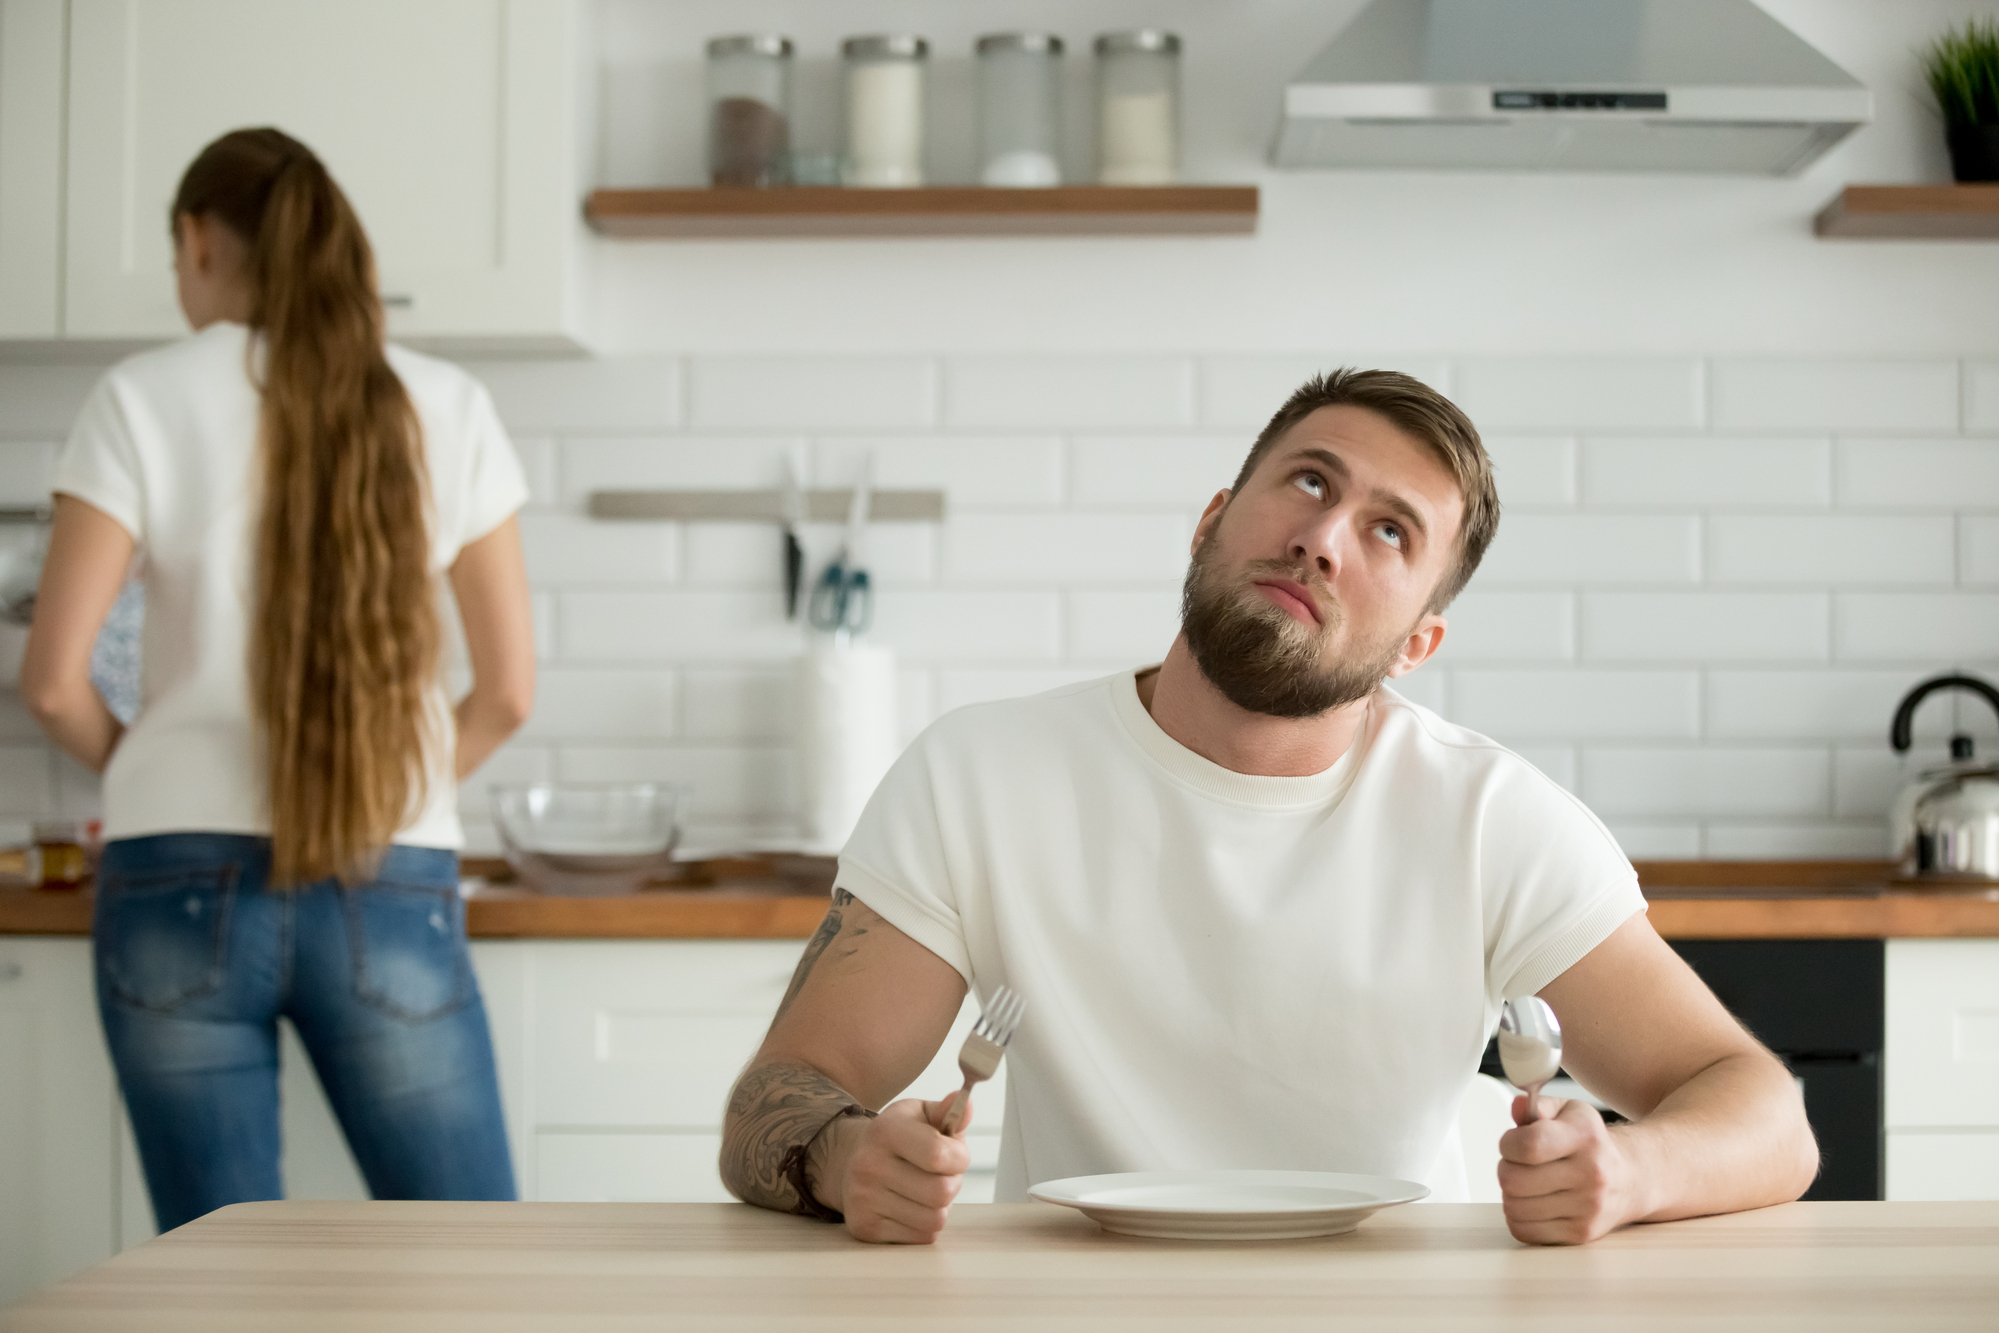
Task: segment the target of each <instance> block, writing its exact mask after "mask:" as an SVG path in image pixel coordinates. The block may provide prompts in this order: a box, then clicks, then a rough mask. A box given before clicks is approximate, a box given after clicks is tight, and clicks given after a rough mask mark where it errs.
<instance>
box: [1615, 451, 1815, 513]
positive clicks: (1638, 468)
mask: <svg viewBox="0 0 1999 1333" xmlns="http://www.w3.org/2000/svg"><path fill="white" fill-rule="evenodd" d="M1582 473H1583V500H1584V502H1585V503H1587V504H1591V505H1604V506H1614V507H1619V508H1632V509H1688V508H1703V509H1736V508H1744V507H1752V506H1753V507H1756V508H1763V509H1823V508H1824V507H1825V506H1826V505H1828V504H1829V503H1831V501H1832V444H1831V442H1830V441H1829V440H1709V439H1701V438H1698V437H1685V436H1682V437H1678V438H1667V439H1637V440H1621V439H1615V438H1604V439H1590V440H1585V441H1583V452H1582Z"/></svg>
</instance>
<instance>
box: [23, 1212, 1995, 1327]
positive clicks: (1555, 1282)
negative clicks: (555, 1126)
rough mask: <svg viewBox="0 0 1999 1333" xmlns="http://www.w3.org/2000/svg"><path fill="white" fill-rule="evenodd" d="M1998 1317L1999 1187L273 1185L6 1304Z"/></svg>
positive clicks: (823, 1315) (1196, 1321)
mask: <svg viewBox="0 0 1999 1333" xmlns="http://www.w3.org/2000/svg"><path fill="white" fill-rule="evenodd" d="M919 1326H921V1327H922V1328H924V1329H925V1330H926V1333H945V1331H947V1330H948V1331H951V1333H955V1331H956V1330H961V1329H973V1330H978V1329H1009V1330H1018V1329H1031V1330H1033V1333H1057V1331H1058V1330H1068V1329H1105V1330H1109V1329H1116V1330H1120V1331H1133V1333H1135V1331H1136V1330H1141V1329H1142V1330H1145V1331H1146V1333H1154V1331H1155V1330H1161V1329H1167V1330H1190V1331H1191V1330H1196V1329H1200V1330H1206V1329H1216V1328H1252V1327H1253V1328H1271V1329H1290V1328H1296V1329H1306V1328H1310V1329H1314V1330H1319V1329H1325V1328H1328V1327H1338V1328H1341V1329H1358V1328H1394V1329H1396V1330H1399V1331H1400V1333H1431V1331H1433V1330H1445V1329H1450V1330H1459V1329H1462V1330H1467V1331H1470V1330H1477V1333H1494V1330H1506V1329H1518V1330H1528V1329H1531V1330H1534V1333H1546V1331H1547V1330H1551V1329H1565V1330H1584V1329H1597V1328H1602V1329H1606V1330H1609V1329H1615V1330H1618V1333H1643V1331H1644V1330H1655V1329H1656V1330H1674V1333H1682V1331H1683V1330H1687V1329H1730V1330H1750V1329H1754V1330H1757V1333H1772V1331H1775V1330H1800V1333H1802V1330H1806V1329H1810V1330H1842V1329H1851V1330H1863V1329H1864V1330H1868V1331H1869V1333H1876V1331H1877V1330H1884V1329H1894V1330H1898V1333H1899V1331H1900V1330H1910V1329H1922V1330H1930V1329H1979V1330H1991V1329H1993V1328H1995V1327H1999V1203H1799V1204H1789V1205H1787V1206H1785V1207H1782V1208H1769V1209H1764V1210H1762V1211H1760V1212H1754V1213H1742V1214H1737V1215H1735V1216H1732V1217H1717V1218H1703V1219H1699V1220H1696V1221H1690V1222H1675V1223H1669V1224H1666V1225H1662V1226H1649V1227H1632V1228H1628V1229H1626V1230H1624V1231H1621V1232H1618V1233H1616V1234H1614V1235H1611V1236H1609V1237H1607V1238H1605V1239H1604V1240H1601V1241H1599V1242H1597V1243H1596V1244H1594V1245H1590V1246H1586V1247H1583V1248H1580V1249H1536V1248H1529V1247H1526V1246H1522V1245H1519V1244H1516V1243H1515V1242H1514V1241H1513V1240H1512V1238H1511V1237H1509V1236H1508V1235H1507V1233H1506V1230H1505V1227H1504V1225H1503V1223H1502V1221H1501V1219H1500V1213H1499V1208H1498V1206H1497V1205H1495V1204H1422V1205H1416V1206H1412V1207H1406V1208H1398V1209H1391V1210H1389V1211H1388V1212H1385V1213H1382V1214H1379V1215H1377V1216H1376V1217H1374V1218H1372V1219H1370V1220H1369V1221H1368V1222H1366V1223H1364V1224H1363V1225H1362V1226H1361V1229H1360V1230H1359V1231H1357V1232H1354V1233H1351V1234H1349V1235H1346V1236H1338V1237H1328V1238H1325V1239H1321V1240H1309V1241H1280V1242H1267V1243H1262V1244H1244V1243H1236V1244H1221V1245H1216V1244H1198V1243H1193V1242H1182V1241H1157V1240H1136V1239H1130V1238H1126V1237H1121V1236H1112V1235H1107V1234H1104V1233H1102V1232H1100V1231H1098V1230H1097V1228H1096V1226H1095V1224H1094V1223H1091V1222H1090V1221H1088V1220H1087V1219H1085V1218H1083V1217H1081V1216H1079V1215H1077V1214H1075V1213H1072V1212H1069V1211H1068V1210H1066V1209H1060V1208H1054V1207H1050V1206H1047V1205H1042V1204H1027V1205H1016V1206H995V1205H987V1206H980V1205H964V1206H961V1207H959V1208H958V1209H957V1210H956V1211H955V1213H954V1214H953V1216H952V1219H951V1226H950V1228H949V1229H948V1230H947V1231H946V1232H945V1234H944V1237H943V1239H942V1240H941V1241H940V1242H939V1243H938V1244H937V1245H935V1246H934V1247H928V1248H903V1247H893V1246H867V1245H860V1244H857V1243H855V1242H853V1241H850V1240H849V1239H848V1238H847V1236H846V1233H845V1232H844V1231H843V1230H841V1229H840V1228H838V1227H832V1226H827V1225H825V1224H823V1223H815V1222H807V1221H803V1220H801V1219H798V1218H792V1217H783V1216H779V1215H777V1214H774V1213H766V1212H762V1211H760V1210H757V1209H753V1208H749V1207H746V1206H744V1205H741V1204H685V1203H682V1204H675V1203H662V1204H582V1203H520V1204H491V1203H253V1204H239V1205H237V1206H236V1207H233V1208H226V1209H223V1210H221V1211H220V1212H217V1213H213V1214H211V1215H209V1216H208V1217H205V1218H203V1219H201V1220H200V1221H198V1222H194V1223H191V1224H189V1225H188V1226H185V1227H183V1228H181V1229H180V1230H178V1231H175V1232H172V1233H170V1234H168V1235H166V1236H162V1237H160V1238H159V1239H157V1240H154V1241H151V1242H149V1243H148V1244H146V1245H143V1246H140V1247H139V1248H138V1249H136V1250H132V1251H129V1252H128V1253H126V1254H123V1255H120V1256H119V1257H118V1258H116V1259H112V1260H110V1261H108V1262H106V1263H102V1264H99V1265H98V1266H97V1267H95V1268H92V1269H89V1270H87V1271H86V1272H84V1273H81V1274H79V1275H77V1276H76V1277H74V1278H71V1279H70V1280H68V1281H67V1282H62V1283H59V1284H57V1285H56V1286H54V1287H51V1288H49V1289H48V1290H46V1291H44V1292H43V1293H41V1294H40V1295H39V1296H36V1297H35V1298H33V1299H31V1300H29V1301H28V1302H26V1303H25V1304H23V1305H19V1306H16V1307H14V1308H13V1309H12V1310H9V1311H6V1312H4V1313H0V1330H4V1333H58V1331H60V1333H83V1331H85V1330H90V1331H92V1333H95V1331H96V1330H119V1331H120V1333H125V1331H127V1330H129V1331H130V1333H165V1331H166V1330H187V1331H188V1333H195V1331H196V1330H199V1333H234V1331H235V1330H246V1331H247V1330H257V1331H258V1333H285V1331H288V1330H299V1331H300V1333H318V1331H320V1330H336V1329H338V1330H348V1329H356V1330H359V1329H366V1330H369V1331H370V1333H402V1331H403V1330H417V1329H422V1330H426V1333H428V1331H430V1330H438V1331H440V1333H475V1331H476V1333H516V1331H519V1330H542V1329H548V1330H555V1329H561V1330H577V1333H593V1331H595V1330H609V1329H619V1330H625V1329H632V1330H637V1329H665V1328H671V1329H675V1330H710V1329H713V1330H724V1329H726V1330H752V1329H780V1328H781V1329H787V1330H789V1329H810V1330H814V1333H818V1331H819V1330H856V1331H859V1330H867V1331H868V1333H879V1331H880V1330H882V1329H885V1328H894V1329H913V1328H917V1327H919Z"/></svg>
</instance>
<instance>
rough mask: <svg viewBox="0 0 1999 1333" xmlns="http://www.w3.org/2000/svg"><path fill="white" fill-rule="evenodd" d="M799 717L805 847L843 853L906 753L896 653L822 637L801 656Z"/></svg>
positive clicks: (799, 668)
mask: <svg viewBox="0 0 1999 1333" xmlns="http://www.w3.org/2000/svg"><path fill="white" fill-rule="evenodd" d="M797 717H798V774H799V796H800V804H801V810H802V814H803V818H802V820H801V824H802V832H803V835H804V850H806V851H809V852H821V853H825V854H828V855H831V854H836V853H838V852H839V850H840V849H841V848H842V847H843V846H845V845H846V842H847V835H848V834H850V833H852V832H853V831H854V824H855V821H857V820H858V819H860V817H861V808H862V807H863V806H865V805H866V804H867V803H868V797H869V796H871V795H873V794H874V790H875V784H876V783H878V782H880V781H881V780H882V775H883V774H885V773H887V772H888V769H889V765H890V764H893V763H894V762H895V757H896V755H898V754H899V753H901V751H902V745H901V743H900V740H899V738H898V736H897V731H898V728H897V725H896V714H895V653H894V652H893V651H891V650H890V649H887V648H881V647H876V646H875V645H873V644H868V645H860V644H851V643H849V644H841V643H838V642H835V641H834V640H833V639H831V638H824V639H822V640H821V641H820V642H819V643H817V644H815V645H814V646H813V648H812V649H811V651H809V652H807V653H805V654H804V655H802V656H801V657H800V658H799V659H798V712H797Z"/></svg>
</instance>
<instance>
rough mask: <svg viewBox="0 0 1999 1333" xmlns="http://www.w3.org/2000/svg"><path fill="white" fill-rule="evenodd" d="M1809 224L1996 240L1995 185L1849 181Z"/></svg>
mask: <svg viewBox="0 0 1999 1333" xmlns="http://www.w3.org/2000/svg"><path fill="white" fill-rule="evenodd" d="M1812 230H1813V231H1815V232H1817V233H1818V234H1819V235H1820V236H1832V237H1840V238H1874V239H1881V240H1904V241H1914V240H1957V241H1979V240H1986V241H1989V240H1999V185H1849V186H1847V187H1846V188H1845V189H1844V190H1841V191H1840V192H1839V197H1838V198H1836V199H1834V200H1833V201H1832V202H1831V203H1829V204H1827V205H1826V206H1825V208H1824V209H1823V210H1822V211H1821V212H1820V213H1819V215H1818V217H1816V218H1815V219H1813V221H1812Z"/></svg>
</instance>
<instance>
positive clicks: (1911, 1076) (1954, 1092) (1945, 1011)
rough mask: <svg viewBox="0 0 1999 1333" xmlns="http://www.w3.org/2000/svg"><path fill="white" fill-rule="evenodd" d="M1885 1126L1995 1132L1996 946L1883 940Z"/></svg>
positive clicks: (1998, 1061)
mask: <svg viewBox="0 0 1999 1333" xmlns="http://www.w3.org/2000/svg"><path fill="white" fill-rule="evenodd" d="M1887 998H1888V1006H1887V1038H1886V1042H1885V1047H1884V1050H1883V1060H1884V1061H1885V1064H1886V1071H1885V1072H1886V1083H1887V1113H1886V1119H1887V1125H1888V1128H1890V1129H1902V1128H1910V1127H1918V1126H1939V1127H1940V1126H1991V1127H1994V1128H1999V940H1890V941H1889V942H1888V973H1887Z"/></svg>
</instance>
